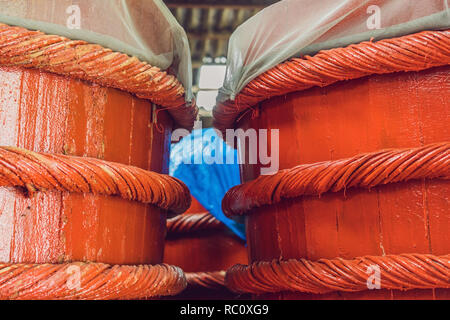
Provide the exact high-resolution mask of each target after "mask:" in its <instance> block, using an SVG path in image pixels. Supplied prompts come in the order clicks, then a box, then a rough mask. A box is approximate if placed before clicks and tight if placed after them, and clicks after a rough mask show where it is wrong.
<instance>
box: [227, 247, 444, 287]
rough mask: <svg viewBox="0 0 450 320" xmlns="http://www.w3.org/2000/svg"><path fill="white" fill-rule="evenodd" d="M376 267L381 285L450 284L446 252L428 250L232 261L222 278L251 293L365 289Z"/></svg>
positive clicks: (228, 284) (416, 285)
mask: <svg viewBox="0 0 450 320" xmlns="http://www.w3.org/2000/svg"><path fill="white" fill-rule="evenodd" d="M375 268H379V269H378V270H379V271H380V274H379V275H380V278H379V281H380V283H379V284H380V289H394V290H409V289H437V288H450V255H445V256H434V255H431V254H404V255H389V256H383V257H371V256H367V257H362V258H356V259H353V260H344V259H340V258H338V259H333V260H328V259H321V260H319V261H317V262H311V261H308V260H305V259H300V260H288V261H273V262H257V263H254V264H252V265H250V266H242V265H237V266H234V267H232V268H231V269H230V270H228V272H227V275H226V279H225V283H226V285H227V287H228V288H229V289H230V290H232V291H235V292H238V293H252V294H263V293H277V292H283V291H294V292H306V293H313V294H323V293H327V292H332V291H347V292H355V291H364V290H368V289H369V286H368V281H369V282H370V283H372V284H374V283H373V282H372V281H371V280H372V279H370V275H373V274H374V273H373V271H374V270H375Z"/></svg>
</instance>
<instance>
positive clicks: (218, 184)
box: [170, 129, 245, 240]
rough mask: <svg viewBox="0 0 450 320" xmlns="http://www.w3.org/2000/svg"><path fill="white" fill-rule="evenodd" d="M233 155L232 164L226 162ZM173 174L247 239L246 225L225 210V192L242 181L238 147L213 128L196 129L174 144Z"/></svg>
mask: <svg viewBox="0 0 450 320" xmlns="http://www.w3.org/2000/svg"><path fill="white" fill-rule="evenodd" d="M227 156H228V157H227ZM227 159H228V162H227ZM230 159H233V161H232V162H233V164H227V163H230ZM170 175H171V176H173V177H175V178H178V179H180V180H181V181H183V182H184V183H185V184H186V185H187V186H188V188H189V190H190V191H191V194H192V196H194V197H195V198H196V199H197V200H198V201H199V202H200V203H201V204H202V206H203V207H205V209H207V210H208V211H209V212H210V213H211V214H212V215H213V216H215V217H216V218H217V219H218V220H220V221H222V222H223V223H224V224H225V225H226V226H227V227H228V228H229V229H230V230H231V231H233V232H234V233H235V234H236V235H238V236H239V237H240V238H242V239H244V240H245V228H244V225H243V224H241V223H238V222H236V221H234V220H232V219H229V218H227V217H226V216H225V215H224V213H223V212H222V199H223V197H224V195H225V193H226V192H227V191H228V190H229V189H230V188H232V187H234V186H236V185H238V184H240V183H241V179H240V175H239V165H238V156H237V151H236V150H235V149H233V148H231V147H230V146H229V145H227V144H226V143H225V142H224V141H223V140H222V139H221V138H219V137H218V136H217V134H216V131H215V130H214V129H198V130H194V131H192V133H191V134H190V135H188V136H186V137H184V138H183V139H181V141H180V142H179V143H177V144H174V145H172V150H171V153H170Z"/></svg>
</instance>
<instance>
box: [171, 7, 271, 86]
mask: <svg viewBox="0 0 450 320" xmlns="http://www.w3.org/2000/svg"><path fill="white" fill-rule="evenodd" d="M275 2H278V1H276V0H246V1H239V0H220V1H215V0H184V1H182V0H164V3H165V4H166V5H167V6H168V7H169V9H170V10H171V11H172V14H173V15H174V16H175V18H176V19H177V20H178V22H179V23H180V24H181V25H182V26H183V28H184V30H186V33H187V36H188V38H189V45H190V48H191V54H192V64H193V68H194V84H196V83H198V79H197V77H198V68H199V67H200V66H201V65H202V64H203V59H204V58H205V57H209V58H212V61H214V58H220V57H226V55H227V46H228V39H229V38H230V35H231V34H232V33H233V31H234V30H235V29H236V28H237V27H238V26H239V25H240V24H242V23H243V22H244V21H245V20H247V19H248V18H250V17H251V16H253V15H254V14H256V13H257V12H258V11H260V10H261V9H263V8H264V7H267V6H269V5H271V4H273V3H275ZM194 89H195V88H194Z"/></svg>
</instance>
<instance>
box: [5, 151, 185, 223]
mask: <svg viewBox="0 0 450 320" xmlns="http://www.w3.org/2000/svg"><path fill="white" fill-rule="evenodd" d="M0 186H2V187H20V188H24V189H26V190H28V192H29V193H33V192H36V191H45V190H59V191H67V192H74V193H93V194H100V195H107V196H120V197H122V198H124V199H126V200H132V201H140V202H143V203H149V204H153V205H155V206H157V207H159V208H161V209H165V210H169V211H171V212H173V213H177V214H179V213H182V212H184V211H186V210H187V209H188V208H189V207H190V204H191V196H190V193H189V189H188V188H187V187H186V185H185V184H184V183H183V182H181V181H180V180H178V179H176V178H172V177H170V176H168V175H163V174H159V173H156V172H151V171H146V170H143V169H140V168H137V167H133V166H128V165H124V164H120V163H115V162H108V161H104V160H99V159H94V158H83V157H75V156H66V155H56V154H46V153H37V152H32V151H28V150H24V149H19V148H15V147H0Z"/></svg>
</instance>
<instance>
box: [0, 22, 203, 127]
mask: <svg viewBox="0 0 450 320" xmlns="http://www.w3.org/2000/svg"><path fill="white" fill-rule="evenodd" d="M0 65H2V66H16V67H23V68H36V69H40V70H43V71H47V72H52V73H55V74H59V75H63V76H69V77H72V78H76V79H80V80H86V81H90V82H93V83H97V84H100V85H102V86H106V87H111V88H116V89H120V90H123V91H126V92H129V93H132V94H135V95H136V96H137V97H139V98H143V99H147V100H150V101H151V102H153V103H155V104H157V105H160V106H163V107H164V108H163V109H166V110H167V111H168V112H169V113H170V114H171V115H172V117H173V118H174V119H175V122H176V123H177V125H178V126H180V127H182V128H186V129H188V130H190V129H192V127H193V125H194V121H195V119H196V118H197V113H198V109H197V107H196V106H195V103H192V104H187V103H186V101H185V96H184V94H185V91H184V88H183V86H182V84H181V83H180V82H179V81H178V80H177V79H176V78H175V77H174V76H172V75H169V74H167V73H166V72H164V71H161V70H160V69H159V68H157V67H154V66H151V65H149V64H148V63H146V62H142V61H139V59H137V58H136V57H129V56H127V55H126V54H123V53H118V52H113V51H112V50H110V49H106V48H103V47H102V46H100V45H96V44H90V43H87V42H85V41H81V40H71V39H67V38H64V37H61V36H56V35H47V34H45V33H42V32H40V31H31V30H28V29H25V28H22V27H14V26H9V25H6V24H2V23H0Z"/></svg>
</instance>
